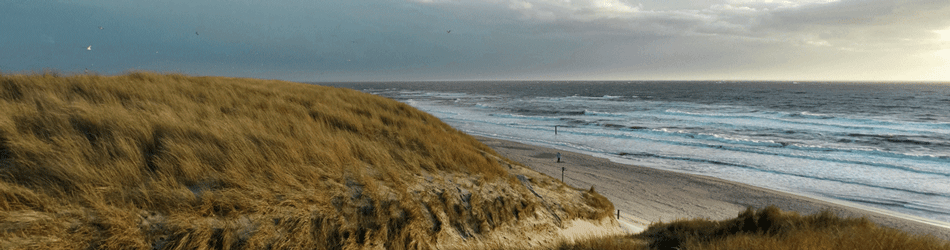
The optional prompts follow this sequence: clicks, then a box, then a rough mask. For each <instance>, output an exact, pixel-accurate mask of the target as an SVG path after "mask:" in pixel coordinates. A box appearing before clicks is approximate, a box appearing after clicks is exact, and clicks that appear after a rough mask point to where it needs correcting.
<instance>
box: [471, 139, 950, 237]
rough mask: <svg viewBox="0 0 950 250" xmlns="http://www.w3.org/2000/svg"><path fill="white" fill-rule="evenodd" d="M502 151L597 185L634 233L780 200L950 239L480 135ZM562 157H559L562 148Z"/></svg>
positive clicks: (909, 225) (713, 181) (921, 227)
mask: <svg viewBox="0 0 950 250" xmlns="http://www.w3.org/2000/svg"><path fill="white" fill-rule="evenodd" d="M474 137H475V138H476V139H478V140H479V141H481V142H482V143H484V144H485V145H488V146H489V147H491V148H492V149H494V150H495V152H498V153H499V155H501V156H503V157H506V158H508V159H510V160H513V161H516V162H520V163H522V164H524V165H526V166H528V167H530V168H531V169H534V170H535V171H538V172H540V173H543V174H546V175H548V176H551V177H554V178H557V179H560V177H561V168H565V169H566V171H564V182H565V183H567V184H568V185H570V186H574V187H578V188H589V187H591V186H593V187H594V188H595V189H596V190H597V192H598V193H600V194H601V195H603V196H605V197H607V198H608V199H610V201H611V202H613V203H614V206H615V207H616V208H617V209H618V210H620V217H621V219H620V220H619V222H620V224H621V225H624V224H628V225H629V226H625V228H626V230H627V231H628V232H634V231H637V230H638V229H639V230H642V229H645V228H646V227H647V226H648V225H649V224H650V223H654V222H669V221H673V220H676V219H689V218H706V219H711V220H724V219H731V218H735V216H736V215H737V214H738V213H739V212H741V211H743V210H745V209H746V207H748V206H751V207H755V208H763V207H766V206H768V205H775V206H777V207H779V208H781V209H782V210H783V211H795V212H798V213H799V214H803V215H804V214H812V213H817V212H820V211H821V210H823V209H828V210H830V211H832V212H834V213H836V214H838V215H839V216H842V217H862V216H864V217H867V218H868V219H869V220H871V221H872V222H874V223H877V224H878V225H881V226H885V227H891V228H895V229H899V230H901V231H904V232H907V233H910V234H915V235H928V234H929V235H933V236H935V237H937V238H940V239H944V240H950V223H946V222H941V221H935V220H930V219H926V218H921V217H917V216H912V215H905V214H900V213H897V212H892V211H887V210H884V209H878V208H871V207H866V206H861V205H858V204H850V203H847V202H841V201H836V200H831V199H827V198H820V197H809V196H804V195H800V194H794V193H789V192H783V191H776V190H770V189H765V188H760V187H755V186H751V185H748V184H743V183H738V182H733V181H727V180H723V179H719V178H714V177H708V176H702V175H696V174H688V173H681V172H674V171H668V170H660V169H655V168H649V167H641V166H635V165H629V164H623V163H617V162H614V161H611V160H609V159H606V158H601V157H597V156H592V155H587V154H582V153H577V152H572V151H565V150H557V149H553V148H548V147H543V146H534V145H528V144H524V143H519V142H514V141H508V140H503V139H495V138H489V137H483V136H474ZM558 152H559V153H561V162H560V163H557V162H556V153H558Z"/></svg>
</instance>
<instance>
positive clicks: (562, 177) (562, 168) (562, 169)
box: [561, 167, 565, 182]
mask: <svg viewBox="0 0 950 250" xmlns="http://www.w3.org/2000/svg"><path fill="white" fill-rule="evenodd" d="M564 169H565V168H564V167H561V182H564Z"/></svg>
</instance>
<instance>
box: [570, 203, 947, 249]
mask: <svg viewBox="0 0 950 250" xmlns="http://www.w3.org/2000/svg"><path fill="white" fill-rule="evenodd" d="M554 249H561V250H569V249H570V250H594V249H603V250H610V249H618V250H619V249H643V250H646V249H690V250H719V249H723V250H724V249H744V250H759V249H761V250H773V249H775V250H783V249H788V250H793V249H794V250H871V249H880V250H885V249H893V250H905V249H906V250H930V249H934V250H937V249H942V250H947V249H950V242H947V241H944V240H941V239H938V238H936V237H933V236H920V235H911V234H908V233H905V232H902V231H900V230H897V229H893V228H886V227H881V226H878V225H877V224H874V223H873V222H871V221H869V220H867V219H866V218H841V217H838V216H836V215H834V213H832V212H829V211H823V212H820V213H816V214H812V215H799V214H797V213H795V212H783V211H781V210H779V209H778V208H776V207H774V206H772V207H767V208H763V209H759V210H754V209H752V208H749V209H747V210H746V211H743V212H741V213H740V214H739V215H738V216H737V217H736V218H735V219H729V220H723V221H711V220H706V219H683V220H677V221H673V222H669V223H654V224H653V225H650V227H649V228H647V229H646V230H645V231H644V232H641V233H639V234H636V235H628V236H616V237H602V238H591V239H587V240H582V241H577V242H574V243H561V244H560V245H559V246H557V247H555V248H554Z"/></svg>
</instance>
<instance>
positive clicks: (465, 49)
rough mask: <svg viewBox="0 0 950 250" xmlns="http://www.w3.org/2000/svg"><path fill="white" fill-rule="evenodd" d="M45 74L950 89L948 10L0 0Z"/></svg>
mask: <svg viewBox="0 0 950 250" xmlns="http://www.w3.org/2000/svg"><path fill="white" fill-rule="evenodd" d="M100 27H101V28H100ZM90 46H91V47H90ZM44 68H49V69H56V70H59V71H61V72H66V73H70V72H73V73H79V72H83V71H84V70H87V69H88V70H90V71H95V72H99V73H101V74H120V73H123V72H125V71H129V70H151V71H159V72H179V73H185V74H189V75H222V76H237V77H254V78H269V79H283V80H291V81H402V80H872V81H891V80H907V81H921V80H923V81H950V1H946V0H927V1H893V0H890V1H887V0H868V1H857V0H840V1H835V0H805V1H771V0H343V1H337V0H267V1H258V0H153V1H127V0H60V1H54V0H0V71H2V72H6V73H11V72H23V71H30V70H37V71H38V70H42V69H44Z"/></svg>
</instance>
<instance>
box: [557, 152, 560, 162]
mask: <svg viewBox="0 0 950 250" xmlns="http://www.w3.org/2000/svg"><path fill="white" fill-rule="evenodd" d="M557 162H561V152H557Z"/></svg>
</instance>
